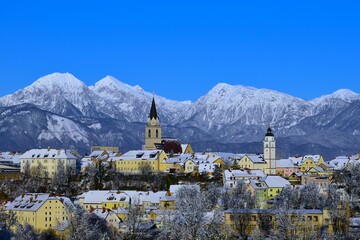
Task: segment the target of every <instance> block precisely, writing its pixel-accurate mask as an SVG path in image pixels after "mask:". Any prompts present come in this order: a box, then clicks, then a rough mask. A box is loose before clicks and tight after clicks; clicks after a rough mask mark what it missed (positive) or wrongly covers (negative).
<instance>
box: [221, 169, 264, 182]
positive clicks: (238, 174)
mask: <svg viewBox="0 0 360 240" xmlns="http://www.w3.org/2000/svg"><path fill="white" fill-rule="evenodd" d="M224 176H225V179H226V180H230V177H235V178H254V177H264V176H265V174H264V172H263V171H262V170H225V171H224Z"/></svg>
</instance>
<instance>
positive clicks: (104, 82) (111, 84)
mask: <svg viewBox="0 0 360 240" xmlns="http://www.w3.org/2000/svg"><path fill="white" fill-rule="evenodd" d="M101 88H112V89H116V90H130V91H138V92H142V91H143V89H142V88H141V87H140V86H139V85H136V86H131V85H129V84H126V83H124V82H121V81H120V80H118V79H117V78H115V77H113V76H110V75H107V76H106V77H104V78H103V79H101V80H100V81H98V82H97V83H95V86H94V89H101Z"/></svg>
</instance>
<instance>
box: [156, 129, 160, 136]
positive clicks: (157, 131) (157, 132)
mask: <svg viewBox="0 0 360 240" xmlns="http://www.w3.org/2000/svg"><path fill="white" fill-rule="evenodd" d="M158 137H159V130H157V129H156V138H158Z"/></svg>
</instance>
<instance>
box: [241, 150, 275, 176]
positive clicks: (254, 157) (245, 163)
mask: <svg viewBox="0 0 360 240" xmlns="http://www.w3.org/2000/svg"><path fill="white" fill-rule="evenodd" d="M238 167H240V168H241V169H251V170H262V171H263V172H264V173H266V172H267V169H268V164H267V162H266V161H265V160H264V159H263V157H262V156H261V155H258V154H245V155H244V156H243V157H242V158H241V159H240V160H239V161H238Z"/></svg>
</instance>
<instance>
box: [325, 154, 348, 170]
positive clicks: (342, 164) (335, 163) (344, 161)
mask: <svg viewBox="0 0 360 240" xmlns="http://www.w3.org/2000/svg"><path fill="white" fill-rule="evenodd" d="M349 161H350V158H349V157H347V156H338V157H336V158H334V159H333V160H331V161H329V164H330V165H331V166H332V167H333V168H334V170H341V169H343V168H346V167H347V165H348V163H349Z"/></svg>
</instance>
